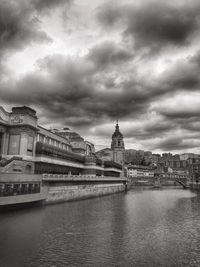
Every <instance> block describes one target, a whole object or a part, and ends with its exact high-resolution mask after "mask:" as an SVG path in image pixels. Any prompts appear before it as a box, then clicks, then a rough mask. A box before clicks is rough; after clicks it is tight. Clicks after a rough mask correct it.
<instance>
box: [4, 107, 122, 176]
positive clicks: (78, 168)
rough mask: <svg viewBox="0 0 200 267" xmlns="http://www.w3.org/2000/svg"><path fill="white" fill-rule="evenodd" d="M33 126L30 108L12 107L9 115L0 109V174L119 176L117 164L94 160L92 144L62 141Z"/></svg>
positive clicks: (36, 125) (58, 135) (62, 138)
mask: <svg viewBox="0 0 200 267" xmlns="http://www.w3.org/2000/svg"><path fill="white" fill-rule="evenodd" d="M37 122H38V118H37V116H36V111H35V110H33V109H32V108H30V107H26V106H23V107H13V108H12V112H7V111H5V110H4V109H3V108H2V107H0V172H1V173H17V174H20V173H29V174H69V175H86V174H87V175H93V176H104V175H105V176H114V177H115V176H116V177H119V176H120V175H121V173H122V166H121V165H120V164H117V163H116V162H113V161H112V160H109V161H106V162H102V160H100V159H97V158H96V156H95V155H94V154H93V146H92V144H91V143H89V142H87V141H84V140H83V138H81V137H80V135H78V134H76V136H78V137H77V138H75V137H73V138H72V137H70V138H66V137H67V136H64V135H63V134H61V133H58V132H53V131H50V130H47V129H45V128H43V127H41V126H40V125H38V123H37ZM68 132H69V131H68ZM73 136H75V134H74V133H73ZM75 139H76V141H77V144H78V143H79V144H82V145H83V147H81V149H82V152H81V151H79V152H80V153H78V149H77V147H75V145H74V143H75ZM75 151H76V152H75Z"/></svg>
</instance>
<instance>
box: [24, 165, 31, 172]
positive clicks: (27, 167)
mask: <svg viewBox="0 0 200 267" xmlns="http://www.w3.org/2000/svg"><path fill="white" fill-rule="evenodd" d="M25 173H31V165H26V167H25Z"/></svg>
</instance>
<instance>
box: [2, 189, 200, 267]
mask: <svg viewBox="0 0 200 267" xmlns="http://www.w3.org/2000/svg"><path fill="white" fill-rule="evenodd" d="M0 266H1V267H10V266H13V267H18V266H19V267H23V266H26V267H27V266H31V267H40V266H41V267H48V266H56V267H57V266H87V267H88V266H102V267H103V266H106V267H107V266H136V267H140V266H147V267H154V266H158V267H160V266H170V267H171V266H178V267H181V266H187V267H188V266H200V194H199V195H198V194H196V193H193V192H191V191H189V190H182V189H163V190H150V189H149V190H147V189H146V190H141V189H140V190H138V189H137V190H130V191H129V192H127V193H119V194H115V195H110V196H105V197H102V198H93V199H88V200H82V201H77V202H70V203H63V204H57V205H51V206H46V207H37V208H32V209H25V210H18V211H14V212H13V211H12V212H7V213H3V214H1V215H0Z"/></svg>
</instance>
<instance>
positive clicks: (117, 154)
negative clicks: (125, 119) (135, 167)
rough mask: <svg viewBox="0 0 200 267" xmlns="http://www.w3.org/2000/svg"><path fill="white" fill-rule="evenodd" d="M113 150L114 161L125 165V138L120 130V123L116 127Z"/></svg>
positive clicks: (112, 144) (112, 143) (113, 136)
mask: <svg viewBox="0 0 200 267" xmlns="http://www.w3.org/2000/svg"><path fill="white" fill-rule="evenodd" d="M111 150H112V151H113V161H114V162H117V163H119V164H121V165H124V154H125V147H124V137H123V135H122V133H121V132H120V130H119V125H118V121H117V123H116V126H115V131H114V133H113V135H112V142H111Z"/></svg>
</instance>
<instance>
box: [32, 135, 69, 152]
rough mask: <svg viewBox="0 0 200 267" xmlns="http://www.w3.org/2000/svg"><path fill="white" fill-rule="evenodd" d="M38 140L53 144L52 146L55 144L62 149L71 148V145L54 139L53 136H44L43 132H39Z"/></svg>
mask: <svg viewBox="0 0 200 267" xmlns="http://www.w3.org/2000/svg"><path fill="white" fill-rule="evenodd" d="M37 141H38V142H41V143H45V144H48V145H52V146H55V147H58V148H62V149H65V150H71V147H70V146H69V145H67V144H64V143H61V142H59V141H58V140H55V139H53V138H51V137H48V136H44V135H43V134H38V135H37Z"/></svg>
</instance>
